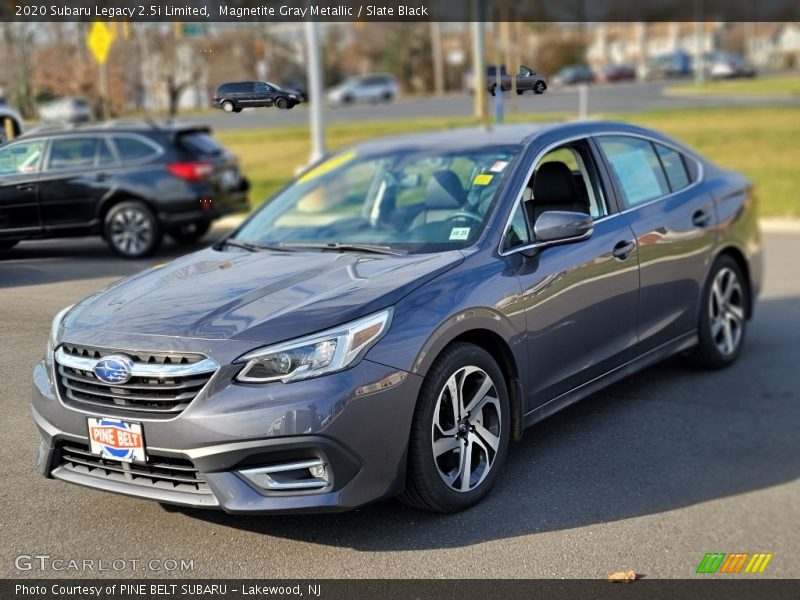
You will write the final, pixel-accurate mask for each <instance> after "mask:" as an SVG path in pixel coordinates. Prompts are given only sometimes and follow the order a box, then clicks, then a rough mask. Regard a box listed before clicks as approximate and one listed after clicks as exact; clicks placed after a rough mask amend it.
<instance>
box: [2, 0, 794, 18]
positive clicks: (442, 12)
mask: <svg viewBox="0 0 800 600" xmlns="http://www.w3.org/2000/svg"><path fill="white" fill-rule="evenodd" d="M799 19H800V3H798V2H796V1H793V0H758V1H746V0H650V1H647V0H559V1H553V0H401V1H398V0H369V1H366V2H362V1H361V0H59V1H55V2H54V1H53V0H2V2H0V20H2V21H93V20H108V21H132V22H146V21H153V22H157V21H185V22H204V21H207V22H208V21H229V22H245V21H263V22H276V23H280V22H302V21H319V22H337V21H338V22H349V21H363V22H382V21H407V22H409V21H441V22H446V21H453V22H456V21H528V22H576V23H578V22H605V21H640V22H657V21H728V22H735V21H742V22H758V21H769V22H786V21H794V20H799Z"/></svg>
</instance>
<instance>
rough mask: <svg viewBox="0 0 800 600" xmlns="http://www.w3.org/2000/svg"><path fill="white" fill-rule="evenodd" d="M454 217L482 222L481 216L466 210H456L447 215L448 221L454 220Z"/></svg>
mask: <svg viewBox="0 0 800 600" xmlns="http://www.w3.org/2000/svg"><path fill="white" fill-rule="evenodd" d="M456 219H470V220H472V221H477V222H478V223H483V217H482V216H480V215H479V214H477V213H474V212H470V211H468V210H457V211H456V212H454V213H452V214H450V215H448V216H447V220H448V221H455V220H456Z"/></svg>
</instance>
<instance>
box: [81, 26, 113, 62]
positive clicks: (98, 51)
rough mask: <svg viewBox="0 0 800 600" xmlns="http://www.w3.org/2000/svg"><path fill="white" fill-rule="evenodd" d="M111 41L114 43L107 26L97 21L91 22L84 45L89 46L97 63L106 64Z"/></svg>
mask: <svg viewBox="0 0 800 600" xmlns="http://www.w3.org/2000/svg"><path fill="white" fill-rule="evenodd" d="M112 43H114V38H113V36H112V34H111V31H109V29H108V26H107V25H106V24H105V23H101V22H99V21H95V22H94V23H92V28H91V30H90V31H89V35H88V36H86V47H87V48H89V50H90V51H91V53H92V56H94V59H95V60H96V61H97V64H98V65H104V64H106V60H108V51H109V50H111V44H112Z"/></svg>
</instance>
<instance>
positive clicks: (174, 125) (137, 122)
mask: <svg viewBox="0 0 800 600" xmlns="http://www.w3.org/2000/svg"><path fill="white" fill-rule="evenodd" d="M189 131H197V132H203V133H211V128H210V127H208V126H206V125H198V124H193V123H189V122H186V121H169V120H168V121H156V120H153V119H117V120H111V121H101V122H97V123H80V124H60V123H54V124H49V125H40V126H38V127H34V128H32V129H29V130H28V131H26V132H25V133H23V134H22V135H21V136H19V137H18V138H16V139H19V138H22V137H24V138H34V137H53V136H60V135H72V134H81V133H91V134H100V133H166V134H172V133H177V132H189Z"/></svg>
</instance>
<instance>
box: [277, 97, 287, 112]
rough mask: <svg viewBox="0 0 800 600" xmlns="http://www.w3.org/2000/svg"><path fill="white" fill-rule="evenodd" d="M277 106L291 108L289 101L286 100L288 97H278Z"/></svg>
mask: <svg viewBox="0 0 800 600" xmlns="http://www.w3.org/2000/svg"><path fill="white" fill-rule="evenodd" d="M275 106H277V107H278V108H280V109H285V108H289V102H288V101H287V100H286V98H278V99H277V100H275Z"/></svg>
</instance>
